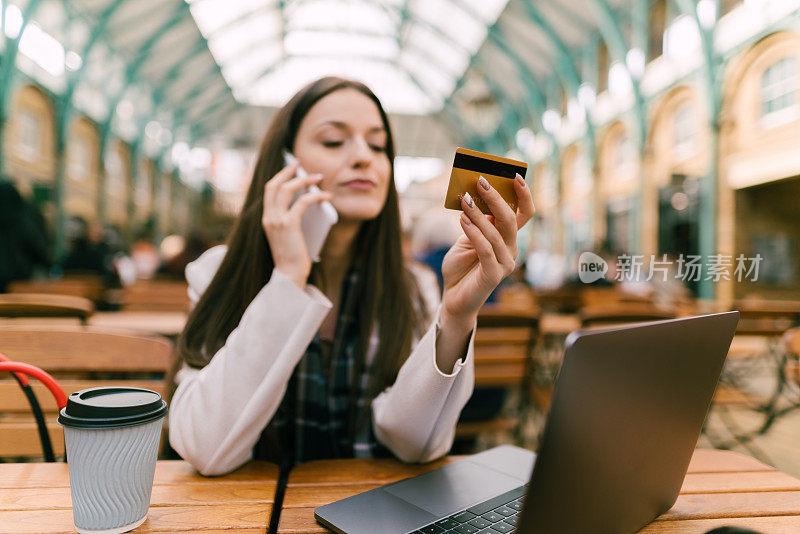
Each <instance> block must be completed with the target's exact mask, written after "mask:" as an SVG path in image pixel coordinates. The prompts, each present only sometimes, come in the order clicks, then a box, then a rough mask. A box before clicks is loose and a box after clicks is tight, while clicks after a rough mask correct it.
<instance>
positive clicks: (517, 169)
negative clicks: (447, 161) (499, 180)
mask: <svg viewBox="0 0 800 534" xmlns="http://www.w3.org/2000/svg"><path fill="white" fill-rule="evenodd" d="M453 167H454V168H456V169H465V170H468V171H474V172H480V173H486V174H491V175H493V176H502V177H504V178H511V179H513V178H514V175H515V174H517V173H519V174H520V176H522V177H523V178H525V171H527V170H528V169H527V168H526V167H521V166H519V165H512V164H510V163H503V162H501V161H494V160H491V159H485V158H479V157H477V156H471V155H469V154H463V153H461V152H456V157H455V159H454V160H453Z"/></svg>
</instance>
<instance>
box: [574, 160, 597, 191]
mask: <svg viewBox="0 0 800 534" xmlns="http://www.w3.org/2000/svg"><path fill="white" fill-rule="evenodd" d="M572 189H573V191H574V192H575V193H576V194H578V195H585V194H586V193H588V192H589V191H591V190H592V167H591V164H590V163H589V159H588V158H587V157H586V155H585V154H584V153H583V152H579V153H578V154H577V155H576V156H575V159H574V160H573V162H572Z"/></svg>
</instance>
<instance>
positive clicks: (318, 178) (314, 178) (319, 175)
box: [311, 173, 322, 182]
mask: <svg viewBox="0 0 800 534" xmlns="http://www.w3.org/2000/svg"><path fill="white" fill-rule="evenodd" d="M311 179H312V180H315V181H317V182H319V181H320V180H322V175H321V174H318V173H317V174H312V175H311Z"/></svg>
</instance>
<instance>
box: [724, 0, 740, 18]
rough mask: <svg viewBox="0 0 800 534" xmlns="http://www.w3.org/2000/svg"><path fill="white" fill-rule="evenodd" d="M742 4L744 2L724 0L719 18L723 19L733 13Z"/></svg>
mask: <svg viewBox="0 0 800 534" xmlns="http://www.w3.org/2000/svg"><path fill="white" fill-rule="evenodd" d="M741 3H742V0H722V2H721V3H720V6H719V16H720V17H722V16H725V15H727V14H728V13H730V12H731V11H733V8H735V7H736V6H738V5H739V4H741Z"/></svg>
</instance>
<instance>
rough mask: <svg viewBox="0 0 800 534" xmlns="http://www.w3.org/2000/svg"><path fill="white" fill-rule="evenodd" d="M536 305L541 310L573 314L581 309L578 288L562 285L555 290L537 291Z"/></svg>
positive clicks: (574, 285) (576, 286)
mask: <svg viewBox="0 0 800 534" xmlns="http://www.w3.org/2000/svg"><path fill="white" fill-rule="evenodd" d="M535 295H536V303H537V304H538V306H539V307H540V308H541V309H542V310H546V311H549V312H556V313H575V312H576V311H578V309H580V307H581V296H580V287H578V285H577V284H564V285H562V286H561V287H559V288H557V289H550V290H547V291H537V292H536V293H535Z"/></svg>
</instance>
